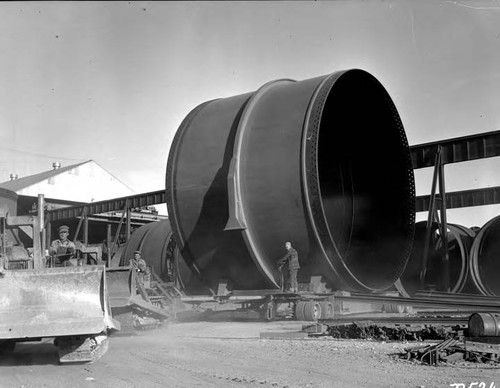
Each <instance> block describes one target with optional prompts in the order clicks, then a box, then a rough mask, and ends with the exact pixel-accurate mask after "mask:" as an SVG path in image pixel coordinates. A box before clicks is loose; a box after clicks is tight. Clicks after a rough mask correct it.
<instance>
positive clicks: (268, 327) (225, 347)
mask: <svg viewBox="0 0 500 388" xmlns="http://www.w3.org/2000/svg"><path fill="white" fill-rule="evenodd" d="M301 327H302V323H300V322H294V321H286V322H270V323H264V322H190V323H171V324H169V325H168V326H164V327H161V328H159V329H155V330H150V331H140V332H137V333H136V334H134V335H124V334H120V335H115V336H112V337H111V338H110V343H109V350H108V352H107V353H106V354H105V355H104V356H103V357H102V358H101V359H100V360H99V361H97V362H95V363H93V364H81V365H58V360H57V354H56V351H55V348H54V347H53V345H52V342H51V341H49V340H44V341H43V342H41V343H20V344H18V345H17V348H16V350H15V352H14V353H12V354H11V355H10V356H9V357H8V358H5V357H4V358H3V359H1V360H0V387H26V388H28V387H120V388H127V387H183V388H185V387H342V388H347V387H450V386H451V384H459V383H462V384H465V385H464V386H465V387H468V386H469V384H470V383H473V382H478V383H481V382H483V383H485V385H484V386H485V387H488V388H490V387H491V386H492V385H491V384H492V383H494V385H495V386H496V387H499V388H500V369H499V368H495V369H493V368H491V369H489V368H488V367H487V366H485V365H484V364H483V365H481V366H476V365H473V366H469V367H467V368H466V367H451V366H447V367H431V366H425V365H418V364H414V363H412V362H409V361H399V360H397V359H396V358H395V357H393V356H391V355H392V354H395V353H398V352H400V351H401V350H402V349H404V348H405V347H408V346H409V344H408V343H406V344H405V343H389V342H388V343H381V342H371V341H362V340H335V339H332V338H331V337H330V338H329V337H321V338H308V339H285V340H275V339H261V338H260V333H261V332H284V331H298V330H300V329H301ZM410 345H414V343H411V344H410ZM415 345H416V344H415ZM475 386H476V387H477V386H479V385H475ZM482 386H483V385H481V387H482ZM458 387H460V386H458Z"/></svg>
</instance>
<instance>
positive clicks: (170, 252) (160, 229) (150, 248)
mask: <svg viewBox="0 0 500 388" xmlns="http://www.w3.org/2000/svg"><path fill="white" fill-rule="evenodd" d="M135 251H141V254H142V257H143V258H144V259H145V260H146V262H147V263H148V265H150V266H151V267H152V268H153V271H154V272H155V273H156V274H157V275H158V276H159V277H160V278H161V279H163V280H166V281H172V279H171V277H172V276H173V274H174V273H175V274H176V275H177V278H176V279H173V280H174V282H175V283H176V285H177V286H179V288H180V289H182V290H183V291H185V292H188V293H189V292H201V293H203V292H206V291H207V290H206V289H205V288H204V286H203V284H201V283H200V281H199V280H198V279H197V278H196V277H195V276H194V275H193V273H192V272H191V270H190V269H189V267H188V266H187V265H186V264H185V262H184V260H183V258H182V257H181V256H180V253H179V249H177V245H176V244H175V241H174V239H173V238H172V229H171V227H170V223H169V222H168V220H164V221H159V222H151V223H150V224H146V225H143V226H141V227H140V228H138V229H137V230H136V231H134V233H132V235H131V236H130V239H129V240H128V242H127V244H126V245H125V249H124V251H123V255H122V257H121V263H120V265H121V266H126V265H129V263H130V260H132V258H133V257H134V252H135ZM169 267H170V268H169ZM174 268H175V270H174Z"/></svg>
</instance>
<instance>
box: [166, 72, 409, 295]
mask: <svg viewBox="0 0 500 388" xmlns="http://www.w3.org/2000/svg"><path fill="white" fill-rule="evenodd" d="M166 200H167V207H168V212H169V217H170V218H169V220H170V223H171V225H172V231H173V234H174V237H175V239H176V242H177V245H178V247H179V249H180V251H181V254H182V257H183V258H184V259H185V260H186V262H187V263H188V264H189V266H190V267H191V268H192V269H193V271H194V272H195V273H196V274H197V275H198V276H199V277H200V278H202V280H203V281H204V282H205V283H210V284H213V285H214V287H215V285H216V284H217V283H218V282H220V281H221V280H223V279H224V280H227V284H228V287H229V288H234V289H260V288H278V283H279V281H278V279H279V273H278V271H277V269H276V264H277V261H278V260H279V258H280V257H281V256H282V255H284V253H285V249H284V243H285V242H286V241H290V242H291V243H292V245H293V246H294V247H295V248H296V249H297V251H298V252H299V261H300V264H301V269H300V272H299V280H302V281H304V280H308V279H309V277H310V276H313V275H320V276H322V277H323V279H324V280H325V281H326V282H327V283H328V285H329V286H331V287H333V288H337V289H340V288H342V289H344V290H358V291H378V290H383V289H386V288H388V287H390V286H391V285H393V284H394V282H395V281H396V279H397V278H398V277H399V276H400V274H401V273H402V271H403V269H404V267H405V265H406V262H407V259H408V256H409V253H410V250H411V245H412V239H413V232H414V206H415V204H414V200H415V189H414V177H413V169H412V164H411V159H410V152H409V147H408V142H407V139H406V135H405V132H404V129H403V125H402V123H401V120H400V117H399V115H398V112H397V110H396V107H395V106H394V104H393V102H392V100H391V98H390V96H389V95H388V93H387V91H386V90H385V89H384V87H383V86H382V85H381V84H380V82H379V81H377V80H376V79H375V78H374V77H373V76H372V75H370V74H369V73H367V72H365V71H363V70H346V71H339V72H336V73H333V74H329V75H326V76H320V77H316V78H311V79H306V80H303V81H293V80H289V79H281V80H277V81H272V82H269V83H267V84H265V85H264V86H262V87H261V88H260V89H258V90H257V91H255V92H250V93H246V94H241V95H237V96H233V97H228V98H223V99H218V100H212V101H208V102H205V103H203V104H201V105H199V106H198V107H196V108H195V109H193V110H192V111H191V112H190V113H189V114H188V116H187V117H186V118H185V119H184V121H183V122H182V124H181V125H180V127H179V129H178V131H177V133H176V136H175V138H174V141H173V143H172V146H171V149H170V153H169V158H168V164H167V173H166Z"/></svg>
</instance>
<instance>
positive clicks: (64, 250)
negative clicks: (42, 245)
mask: <svg viewBox="0 0 500 388" xmlns="http://www.w3.org/2000/svg"><path fill="white" fill-rule="evenodd" d="M57 233H58V234H59V238H58V239H57V240H54V241H52V243H51V244H50V248H49V254H50V255H51V256H56V263H62V264H63V265H64V266H75V265H77V262H76V259H74V254H75V251H76V248H75V244H74V243H73V241H70V240H68V236H69V226H67V225H62V226H60V227H59V228H58V229H57Z"/></svg>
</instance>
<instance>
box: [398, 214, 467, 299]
mask: <svg viewBox="0 0 500 388" xmlns="http://www.w3.org/2000/svg"><path fill="white" fill-rule="evenodd" d="M429 229H430V230H429V231H428V230H427V221H422V222H417V223H416V224H415V237H414V240H413V247H412V252H411V255H410V258H409V260H408V264H407V265H406V268H405V270H404V272H403V274H402V275H401V278H400V282H398V283H396V288H397V289H398V291H399V292H400V293H401V294H402V295H405V296H410V295H412V296H413V295H416V293H417V292H418V291H425V290H433V291H446V290H445V289H444V279H443V273H444V267H443V266H444V262H443V256H444V252H443V249H444V246H443V243H442V239H441V236H440V235H439V233H440V231H439V226H438V224H437V223H436V222H433V223H431V225H430V227H429ZM427 237H429V240H428V242H427V244H428V249H427V261H426V276H425V279H424V282H422V280H421V273H422V269H423V268H422V262H423V256H424V254H425V253H424V252H425V246H426V238H427ZM474 237H475V233H474V232H473V231H472V230H471V229H469V228H467V227H465V226H462V225H457V224H448V226H447V235H446V239H447V249H448V252H447V253H448V265H449V274H450V279H449V282H450V290H449V292H451V293H461V292H466V293H475V292H477V290H476V288H475V287H474V285H473V284H472V282H471V281H470V280H469V251H470V249H471V246H472V242H473V240H474Z"/></svg>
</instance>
